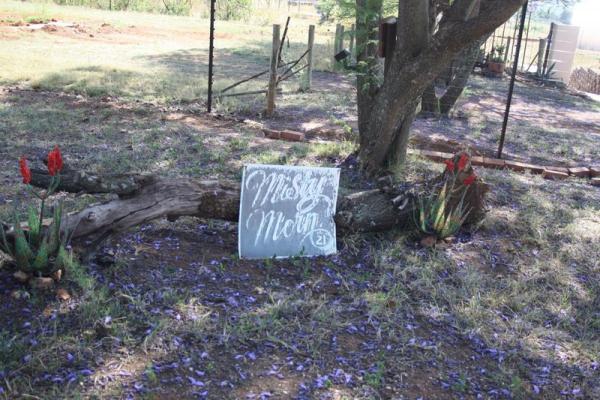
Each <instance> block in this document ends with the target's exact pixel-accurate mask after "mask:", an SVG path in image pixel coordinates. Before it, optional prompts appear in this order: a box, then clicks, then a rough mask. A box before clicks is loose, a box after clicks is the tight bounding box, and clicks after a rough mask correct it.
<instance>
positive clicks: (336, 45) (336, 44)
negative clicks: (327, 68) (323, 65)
mask: <svg viewBox="0 0 600 400" xmlns="http://www.w3.org/2000/svg"><path fill="white" fill-rule="evenodd" d="M341 29H342V25H341V24H337V25H336V26H335V38H334V39H333V54H332V55H331V70H332V71H333V70H335V55H336V54H337V53H338V48H339V47H340V30H341Z"/></svg>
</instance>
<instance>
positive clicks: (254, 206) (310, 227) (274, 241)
mask: <svg viewBox="0 0 600 400" xmlns="http://www.w3.org/2000/svg"><path fill="white" fill-rule="evenodd" d="M339 180H340V170H339V169H338V168H317V167H315V168H313V167H291V166H285V165H284V166H282V165H258V164H250V165H247V166H245V167H244V173H243V177H242V195H241V199H240V220H239V228H238V229H239V231H238V233H239V235H238V245H239V252H240V257H241V258H270V257H293V256H299V255H303V256H319V255H328V254H333V253H335V252H336V249H337V248H336V239H335V221H334V216H335V206H336V202H337V192H338V186H339Z"/></svg>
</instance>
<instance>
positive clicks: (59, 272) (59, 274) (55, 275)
mask: <svg viewBox="0 0 600 400" xmlns="http://www.w3.org/2000/svg"><path fill="white" fill-rule="evenodd" d="M62 274H63V273H62V269H57V270H56V271H54V273H53V274H52V279H54V280H55V281H56V282H60V280H61V278H62Z"/></svg>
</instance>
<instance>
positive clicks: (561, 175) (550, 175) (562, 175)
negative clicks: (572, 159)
mask: <svg viewBox="0 0 600 400" xmlns="http://www.w3.org/2000/svg"><path fill="white" fill-rule="evenodd" d="M542 177H543V178H544V179H552V180H560V179H566V178H568V177H569V173H568V172H563V171H554V170H551V169H545V170H544V172H543V173H542Z"/></svg>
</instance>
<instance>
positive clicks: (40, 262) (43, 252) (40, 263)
mask: <svg viewBox="0 0 600 400" xmlns="http://www.w3.org/2000/svg"><path fill="white" fill-rule="evenodd" d="M48 264H49V263H48V242H47V241H46V240H44V241H42V244H41V245H40V248H39V250H38V252H37V254H36V256H35V259H34V260H33V265H32V266H33V269H34V270H36V271H44V270H46V269H47V268H48Z"/></svg>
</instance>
